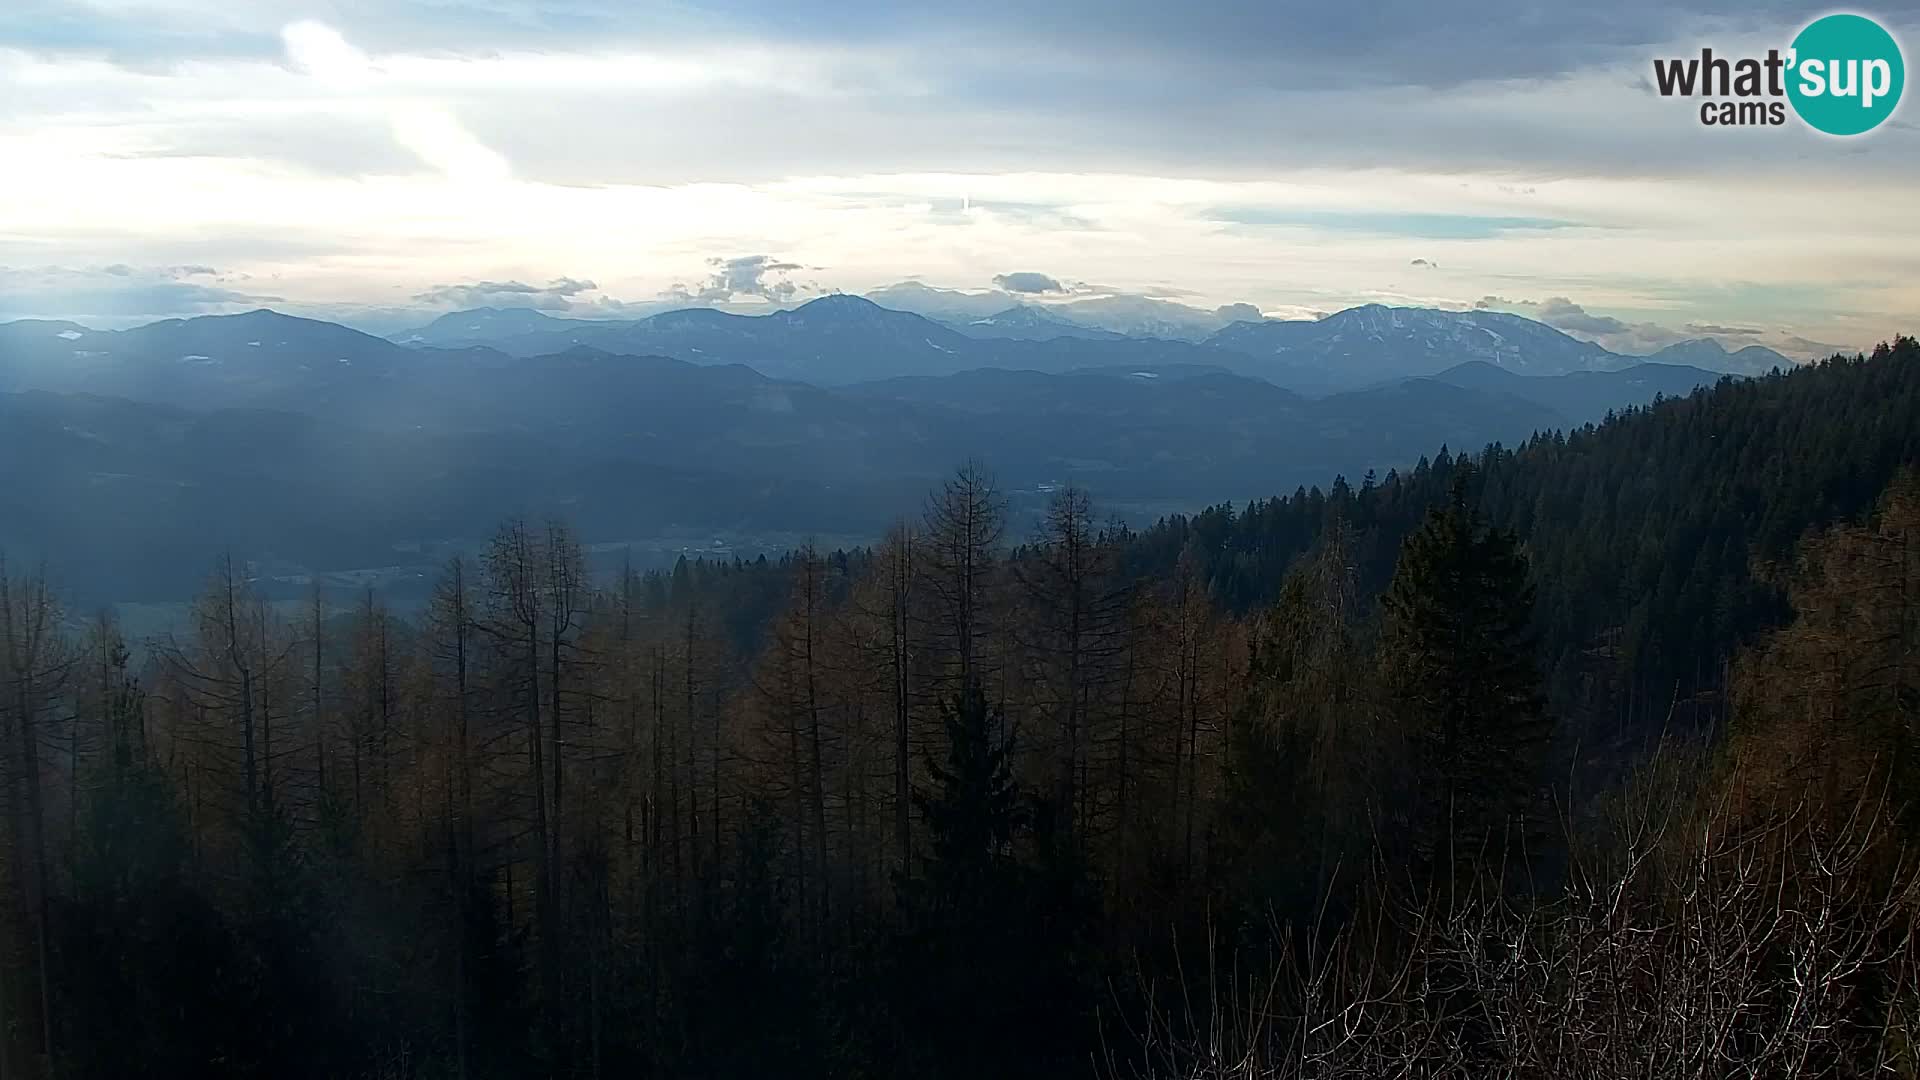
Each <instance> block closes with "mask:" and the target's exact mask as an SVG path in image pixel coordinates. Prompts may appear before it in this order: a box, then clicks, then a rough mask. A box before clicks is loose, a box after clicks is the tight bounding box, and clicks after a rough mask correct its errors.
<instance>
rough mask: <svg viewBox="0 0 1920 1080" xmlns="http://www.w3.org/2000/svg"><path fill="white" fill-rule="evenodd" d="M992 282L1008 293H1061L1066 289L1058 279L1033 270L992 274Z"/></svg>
mask: <svg viewBox="0 0 1920 1080" xmlns="http://www.w3.org/2000/svg"><path fill="white" fill-rule="evenodd" d="M993 283H994V284H995V285H998V286H999V287H1000V288H1002V289H1005V290H1006V291H1008V292H1010V293H1025V294H1028V295H1039V294H1043V293H1063V292H1066V291H1067V287H1066V286H1065V285H1062V284H1060V281H1059V279H1057V278H1054V277H1052V276H1050V275H1047V274H1042V273H1039V272H1037V271H1033V270H1016V271H1014V272H1013V273H1011V274H995V275H993Z"/></svg>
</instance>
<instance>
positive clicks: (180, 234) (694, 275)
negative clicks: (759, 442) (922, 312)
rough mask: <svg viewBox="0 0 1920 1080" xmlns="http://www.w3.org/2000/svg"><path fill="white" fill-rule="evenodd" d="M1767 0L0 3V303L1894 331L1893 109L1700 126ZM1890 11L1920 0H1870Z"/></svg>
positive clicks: (1913, 32) (1898, 210)
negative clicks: (1459, 315) (1019, 302)
mask: <svg viewBox="0 0 1920 1080" xmlns="http://www.w3.org/2000/svg"><path fill="white" fill-rule="evenodd" d="M1826 10H1828V5H1827V4H1824V3H1811V4H1810V3H1800V2H1787V0H1739V2H1737V3H1736V2H1732V0H1678V2H1667V0H1618V2H1614V3H1609V4H1587V3H1574V2H1571V0H1568V2H1560V0H1462V2H1457V3H1455V2H1434V0H1366V2H1358V3H1356V2H1351V0H1341V2H1333V3H1325V4H1306V3H1299V2H1295V0H1233V2H1220V0H1180V2H1177V3H1176V2H1171V0H1048V2H1045V3H1033V2H1031V0H980V2H972V3H948V4H940V5H923V6H922V5H914V6H912V7H909V5H906V4H903V3H900V2H897V0H778V2H776V0H720V2H714V3H698V2H684V3H676V2H671V0H667V2H645V0H643V2H634V0H562V2H535V0H488V2H482V3H460V2H455V0H335V2H326V0H317V2H310V3H292V2H286V0H6V2H5V3H3V4H0V319H4V318H13V317H19V316H25V315H38V316H49V317H71V318H77V319H79V320H80V321H83V322H84V321H91V322H94V323H98V324H103V325H121V324H124V323H126V322H129V321H140V320H144V319H148V318H157V317H161V316H166V315H181V314H194V313H202V312H214V311H228V310H241V309H244V308H249V307H258V306H263V305H264V306H272V307H276V308H280V309H283V310H290V311H300V312H305V313H313V314H324V315H332V316H335V317H340V318H343V319H348V320H359V321H361V322H362V323H363V324H368V325H372V324H382V323H385V322H393V321H396V320H397V321H406V320H407V319H410V318H413V317H415V315H416V313H419V312H426V313H429V314H430V313H431V312H432V311H435V310H450V309H452V308H455V307H461V306H474V305H476V304H480V303H495V304H503V305H505V304H526V305H530V306H537V307H542V308H546V309H549V310H556V311H557V310H572V311H575V312H585V313H614V312H619V311H623V310H632V309H634V308H635V307H637V306H641V305H647V304H651V303H654V302H657V301H659V300H661V299H662V298H668V299H675V300H684V301H686V302H731V303H734V304H748V305H750V304H753V303H758V302H763V301H766V300H769V299H770V300H773V301H785V302H791V301H793V300H799V299H804V298H805V297H806V296H808V295H812V294H813V293H815V292H819V291H831V290H844V291H850V292H864V291H866V290H869V289H872V288H876V287H879V286H883V285H886V284H889V283H893V282H897V281H900V280H903V279H908V278H914V279H918V280H921V281H924V282H926V283H928V284H931V285H937V286H942V287H949V288H963V289H988V288H992V287H994V280H995V278H996V277H1000V278H1001V279H1002V282H1003V283H1004V282H1006V281H1009V280H1011V281H1016V282H1017V281H1021V280H1025V279H1022V278H1017V277H1009V276H1008V275H1017V274H1034V275H1045V276H1046V277H1049V278H1051V279H1054V280H1055V281H1058V282H1060V283H1062V285H1063V286H1064V287H1065V288H1067V289H1068V290H1069V291H1068V292H1067V293H1048V294H1046V295H1047V297H1049V298H1054V299H1060V298H1066V297H1070V296H1072V295H1080V294H1087V293H1093V292H1127V293H1141V294H1147V295H1153V296H1160V297H1168V298H1174V299H1179V300H1182V301H1183V302H1186V303H1192V304H1195V305H1197V306H1202V307H1213V306H1215V305H1219V304H1226V303H1233V302H1247V303H1252V304H1255V305H1258V306H1259V307H1260V308H1261V309H1262V310H1264V311H1266V312H1267V313H1269V314H1271V315H1280V316H1302V315H1306V314H1310V313H1313V312H1325V311H1331V310H1335V309H1338V308H1341V307H1346V306H1350V305H1352V304H1356V303H1364V302H1370V301H1382V302H1388V303H1407V304H1422V305H1436V306H1437V305H1446V306H1473V305H1475V304H1484V305H1488V306H1495V307H1505V308H1508V309H1510V310H1515V311H1520V312H1522V313H1530V314H1534V315H1536V316H1537V317H1543V318H1546V319H1548V321H1552V322H1554V323H1555V325H1560V326H1562V327H1563V328H1565V329H1568V330H1570V331H1572V332H1575V333H1580V334H1583V335H1584V336H1589V337H1595V338H1598V339H1600V340H1603V341H1605V342H1606V343H1608V344H1611V345H1614V346H1616V347H1631V346H1636V345H1644V346H1647V347H1652V346H1655V345H1658V344H1661V343H1664V342H1666V341H1669V340H1674V339H1676V338H1679V337H1688V336H1699V335H1700V334H1701V333H1720V334H1722V336H1724V337H1725V338H1726V339H1727V341H1728V343H1729V344H1738V343H1742V342H1745V341H1761V342H1764V343H1767V344H1771V345H1774V346H1775V347H1778V348H1781V349H1782V350H1783V351H1786V352H1789V353H1793V354H1796V355H1807V354H1809V353H1812V352H1817V351H1822V350H1824V349H1826V348H1828V347H1829V346H1832V345H1842V346H1847V347H1849V348H1852V347H1860V346H1866V345H1870V344H1872V343H1873V342H1874V341H1877V340H1879V339H1881V338H1884V337H1886V336H1888V335H1890V334H1892V333H1893V332H1895V331H1896V330H1906V331H1912V330H1914V329H1916V328H1920V182H1916V180H1915V177H1916V176H1920V170H1917V168H1916V167H1917V166H1920V125H1917V124H1916V122H1915V121H1916V120H1920V114H1916V113H1915V112H1914V110H1913V107H1912V105H1911V104H1908V105H1905V106H1903V108H1902V110H1901V112H1900V113H1899V114H1897V115H1896V116H1895V118H1894V119H1893V120H1892V121H1891V122H1890V123H1889V124H1888V125H1885V126H1883V127H1882V128H1881V129H1879V130H1878V131H1876V132H1874V133H1873V134H1870V135H1868V136H1864V137H1860V138H1857V139H1853V140H1838V139H1831V138H1827V137H1824V136H1820V135H1817V134H1814V133H1812V132H1810V131H1808V130H1806V129H1805V128H1803V127H1801V126H1799V125H1798V124H1797V122H1796V123H1791V124H1789V126H1787V127H1785V128H1755V129H1736V130H1719V129H1710V128H1703V127H1702V126H1701V125H1700V124H1699V122H1698V119H1697V116H1696V113H1695V111H1694V107H1693V106H1691V105H1689V104H1687V103H1684V102H1680V101H1674V100H1666V99H1661V98H1659V97H1658V96H1656V95H1655V94H1654V93H1653V92H1652V91H1651V89H1650V86H1649V78H1648V76H1649V74H1650V69H1651V61H1652V59H1653V58H1654V57H1656V56H1681V55H1687V54H1689V53H1691V54H1695V55H1697V54H1698V51H1699V49H1700V47H1701V46H1702V45H1712V46H1714V47H1715V49H1716V51H1717V52H1723V53H1726V52H1734V53H1740V52H1742V51H1744V52H1745V53H1753V54H1763V53H1764V52H1765V49H1766V48H1767V47H1769V46H1780V47H1784V46H1785V45H1786V44H1787V42H1788V41H1789V40H1790V39H1791V37H1792V35H1793V33H1794V32H1795V31H1796V30H1797V29H1798V28H1799V27H1800V26H1801V25H1803V24H1804V23H1805V22H1806V21H1807V20H1808V19H1809V18H1811V17H1812V16H1814V15H1817V14H1820V13H1822V12H1824V11H1826ZM1859 10H1861V11H1862V12H1863V13H1866V14H1870V15H1873V16H1876V17H1878V18H1879V19H1880V20H1881V21H1882V23H1883V24H1885V25H1887V26H1888V27H1889V28H1890V29H1892V30H1893V31H1894V33H1895V34H1896V36H1898V37H1900V38H1901V39H1902V41H1903V42H1906V43H1909V44H1908V45H1907V51H1908V53H1909V60H1910V61H1911V60H1912V59H1913V55H1912V54H1913V51H1914V50H1913V46H1912V45H1911V44H1910V43H1911V42H1913V41H1916V40H1920V10H1917V9H1916V4H1915V2H1914V0H1898V2H1897V3H1896V2H1893V0H1886V2H1882V3H1881V4H1880V5H1879V6H1878V7H1875V8H1862V9H1859Z"/></svg>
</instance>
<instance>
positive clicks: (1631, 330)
mask: <svg viewBox="0 0 1920 1080" xmlns="http://www.w3.org/2000/svg"><path fill="white" fill-rule="evenodd" d="M1473 306H1474V307H1475V308H1477V309H1479V310H1482V311H1507V312H1512V313H1514V314H1516V315H1524V316H1526V317H1528V318H1530V319H1536V320H1538V321H1540V322H1543V323H1546V324H1547V325H1548V326H1551V327H1553V328H1555V329H1557V330H1562V331H1565V332H1566V333H1569V334H1572V335H1574V336H1576V337H1580V338H1584V339H1586V340H1588V341H1592V342H1595V343H1596V344H1599V345H1601V346H1604V347H1605V348H1607V349H1610V350H1612V351H1614V352H1617V353H1622V354H1624V355H1628V356H1644V355H1646V354H1648V353H1653V352H1658V351H1659V350H1661V349H1664V348H1666V347H1667V346H1669V345H1674V344H1678V343H1679V342H1682V341H1692V340H1695V339H1698V338H1715V339H1720V341H1721V344H1722V345H1724V346H1727V347H1729V348H1734V349H1739V348H1744V347H1746V346H1748V345H1765V346H1767V347H1769V348H1773V349H1776V350H1778V351H1780V352H1782V353H1785V354H1787V355H1790V356H1800V357H1815V356H1825V355H1829V354H1831V353H1832V352H1834V351H1835V350H1837V349H1839V348H1840V347H1839V346H1835V345H1831V344H1828V343H1824V342H1818V341H1811V340H1808V339H1807V338H1804V337H1799V336H1797V335H1794V334H1790V333H1784V332H1770V331H1768V330H1766V329H1764V328H1762V327H1757V326H1728V325H1722V324H1720V323H1707V322H1689V323H1685V324H1683V325H1681V326H1678V327H1674V326H1667V325H1665V324H1663V323H1657V322H1630V321H1628V320H1625V319H1619V318H1615V317H1613V316H1611V315H1596V314H1594V313H1592V312H1590V311H1588V310H1587V309H1586V308H1585V307H1584V306H1583V305H1581V304H1577V303H1575V302H1573V301H1572V300H1570V299H1568V298H1566V297H1564V296H1553V297H1548V298H1547V299H1545V300H1514V299H1511V298H1509V297H1505V296H1491V295H1489V296H1483V297H1481V298H1480V299H1479V300H1477V301H1475V302H1474V305H1473Z"/></svg>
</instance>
